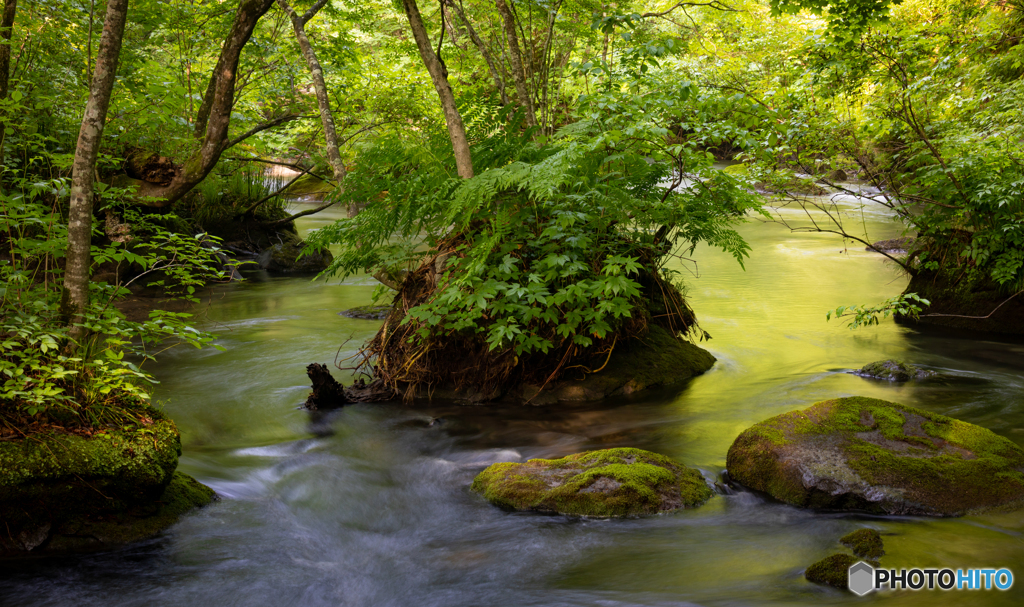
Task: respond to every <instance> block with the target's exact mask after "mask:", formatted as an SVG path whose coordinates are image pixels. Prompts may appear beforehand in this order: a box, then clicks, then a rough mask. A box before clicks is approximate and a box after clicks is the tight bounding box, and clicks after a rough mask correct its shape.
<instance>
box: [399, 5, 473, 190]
mask: <svg viewBox="0 0 1024 607" xmlns="http://www.w3.org/2000/svg"><path fill="white" fill-rule="evenodd" d="M402 7H403V8H405V16H406V17H408V18H409V26H410V27H411V28H412V36H413V38H414V39H415V40H416V46H417V47H418V48H419V51H420V57H422V58H423V63H424V65H426V66H427V71H428V72H430V78H431V79H432V80H433V81H434V89H435V90H437V96H438V97H440V99H441V109H442V110H444V121H445V123H446V124H447V125H448V137H449V138H451V140H452V150H453V151H454V152H455V166H456V168H457V170H458V172H459V177H462V178H463V179H469V178H470V177H472V176H473V158H472V157H471V156H470V154H469V140H468V139H467V138H466V126H465V125H464V124H463V123H462V115H461V114H459V109H458V108H457V107H455V95H454V94H453V93H452V87H451V86H450V85H449V84H448V68H446V67H445V65H444V62H443V61H441V58H440V57H438V56H437V55H436V54H434V49H432V48H430V38H429V37H428V36H427V28H426V27H425V26H424V25H423V17H422V16H420V9H419V7H418V6H416V0H402Z"/></svg>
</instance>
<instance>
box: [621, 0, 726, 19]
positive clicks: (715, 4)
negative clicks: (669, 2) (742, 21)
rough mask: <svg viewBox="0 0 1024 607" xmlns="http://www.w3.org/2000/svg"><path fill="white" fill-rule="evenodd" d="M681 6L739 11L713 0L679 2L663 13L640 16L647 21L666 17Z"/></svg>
mask: <svg viewBox="0 0 1024 607" xmlns="http://www.w3.org/2000/svg"><path fill="white" fill-rule="evenodd" d="M681 6H706V7H708V8H713V9H715V10H716V11H728V12H730V13H735V12H737V9H735V8H733V7H731V6H729V5H727V4H723V3H722V2H719V0H711V2H679V3H677V4H676V5H675V6H673V7H671V8H669V9H668V10H664V11H661V12H660V13H644V14H642V15H640V16H641V17H642V18H644V19H647V18H648V17H664V16H665V15H667V14H669V13H671V12H672V11H674V10H676V9H677V8H679V7H681Z"/></svg>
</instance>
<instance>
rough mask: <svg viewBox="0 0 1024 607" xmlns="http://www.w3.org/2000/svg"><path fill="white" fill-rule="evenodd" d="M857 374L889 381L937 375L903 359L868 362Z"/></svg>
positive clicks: (926, 377)
mask: <svg viewBox="0 0 1024 607" xmlns="http://www.w3.org/2000/svg"><path fill="white" fill-rule="evenodd" d="M857 375H860V376H861V377H870V378H873V379H885V380H888V381H910V380H912V379H928V378H929V377H935V375H936V373H935V372H934V371H927V370H925V369H920V368H918V367H915V366H913V365H908V364H907V363H905V362H903V361H901V360H893V359H889V360H878V361H875V362H873V363H868V364H866V365H864V366H863V367H861V369H860V370H859V371H857Z"/></svg>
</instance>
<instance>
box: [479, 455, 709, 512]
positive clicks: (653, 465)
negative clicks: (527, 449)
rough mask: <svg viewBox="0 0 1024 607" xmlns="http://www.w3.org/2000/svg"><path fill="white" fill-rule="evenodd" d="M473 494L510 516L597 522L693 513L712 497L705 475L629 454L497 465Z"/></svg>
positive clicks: (481, 478) (660, 459) (659, 457)
mask: <svg viewBox="0 0 1024 607" xmlns="http://www.w3.org/2000/svg"><path fill="white" fill-rule="evenodd" d="M473 491H476V492H478V493H481V494H482V495H483V496H484V497H485V498H487V499H488V500H489V501H490V502H491V503H493V504H495V505H497V506H500V507H502V508H506V509H508V510H535V511H538V512H549V513H558V514H570V515H577V516H595V517H620V516H638V515H644V514H657V513H659V512H668V511H671V510H677V509H679V508H692V507H695V506H699V505H701V504H703V503H704V502H706V501H707V500H708V499H709V498H710V497H711V495H712V492H711V489H710V488H708V485H707V483H706V482H705V481H704V477H703V476H701V474H700V472H699V471H697V470H694V469H692V468H687V467H685V466H683V465H681V464H678V463H676V462H674V461H672V460H670V459H669V458H667V457H665V456H664V455H659V454H657V453H651V452H650V451H643V450H641V449H629V448H619V449H605V450H602V451H588V452H586V453H577V454H575V455H569V456H567V457H563V458H561V459H551V460H548V459H531V460H530V461H528V462H526V463H522V464H517V463H498V464H493V465H491V466H490V467H488V468H487V469H486V470H484V471H483V472H481V473H480V474H479V475H478V476H477V477H476V479H475V480H474V481H473Z"/></svg>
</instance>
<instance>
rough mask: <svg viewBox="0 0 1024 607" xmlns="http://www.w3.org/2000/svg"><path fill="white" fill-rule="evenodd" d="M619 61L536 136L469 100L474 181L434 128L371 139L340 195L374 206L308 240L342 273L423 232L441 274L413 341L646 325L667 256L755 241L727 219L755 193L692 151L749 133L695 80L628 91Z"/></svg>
mask: <svg viewBox="0 0 1024 607" xmlns="http://www.w3.org/2000/svg"><path fill="white" fill-rule="evenodd" d="M627 57H631V56H629V55H627ZM623 63H624V65H623V67H622V69H621V70H616V71H615V72H613V73H611V74H608V73H605V74H603V75H602V76H601V78H602V79H606V80H609V81H612V82H610V83H604V82H602V86H600V87H599V91H600V92H597V93H594V94H593V95H591V96H588V97H586V98H585V99H584V100H582V102H581V105H580V108H581V109H580V115H579V116H578V120H577V121H576V122H575V123H573V124H572V125H570V126H568V127H566V128H564V129H563V130H561V131H560V132H558V133H556V134H555V135H554V136H552V137H550V138H547V139H545V140H542V141H541V142H539V143H534V142H532V141H531V139H530V135H531V133H530V131H523V130H522V129H521V128H520V124H521V117H520V116H518V115H513V116H510V115H508V112H507V111H504V112H498V113H497V115H495V116H494V117H493V118H494V119H492V120H487V119H486V114H487V112H485V111H483V110H478V109H475V108H466V109H467V110H469V111H467V112H466V114H467V115H469V116H470V120H468V121H467V122H468V123H469V124H470V126H471V127H472V128H473V132H472V133H471V138H472V140H473V141H474V145H473V148H472V150H473V156H474V165H475V167H476V170H477V176H476V177H474V178H472V179H469V180H460V179H457V178H454V177H452V176H451V175H450V174H449V173H448V170H449V167H450V166H451V164H450V163H449V162H447V157H448V155H449V154H450V152H445V151H444V150H445V149H446V148H447V147H448V144H447V141H446V138H445V137H444V136H443V133H442V132H440V129H437V130H436V131H434V133H427V134H425V135H424V137H423V139H422V140H421V142H419V143H420V145H418V146H416V145H410V144H409V143H406V142H400V141H397V140H391V141H387V142H385V144H384V145H381V146H376V147H373V148H370V149H368V150H366V151H365V153H364V154H363V155H362V156H361V158H360V160H361V161H362V162H365V163H366V165H358V166H357V169H356V172H357V173H358V174H360V175H361V176H363V180H361V183H362V184H363V186H364V187H362V188H358V187H357V188H356V189H353V190H350V191H349V192H348V195H349V196H352V198H353V201H356V200H369V201H370V202H369V203H368V204H367V206H366V207H365V209H364V210H363V211H362V212H361V213H360V215H359V216H358V217H356V218H354V219H349V220H342V221H340V222H338V223H336V224H335V225H333V226H329V227H327V228H324V229H321V230H319V231H317V232H315V233H314V234H313V235H311V237H310V239H309V243H310V246H312V247H320V246H326V245H328V244H340V245H341V246H342V247H343V249H342V252H341V254H340V255H338V256H337V258H336V260H335V263H334V265H332V267H331V268H330V269H329V270H328V272H330V273H338V274H341V275H342V276H346V275H349V274H351V273H354V272H357V271H359V270H361V269H364V268H376V267H380V266H395V265H400V264H405V265H408V266H414V264H416V263H418V260H419V259H420V258H422V257H423V251H422V249H421V248H420V247H421V245H420V242H421V241H422V239H423V237H424V236H425V238H426V245H427V247H429V249H430V250H432V251H436V252H437V253H440V254H441V256H442V257H440V258H439V263H442V264H443V265H444V272H443V274H444V279H443V281H441V282H440V283H439V284H438V285H437V288H436V290H435V291H434V293H433V295H432V296H431V297H430V298H429V300H428V301H426V302H424V303H422V304H421V305H418V306H416V307H414V308H412V309H411V310H409V313H408V316H407V318H406V322H412V323H415V324H416V326H417V333H418V335H419V339H421V340H423V341H429V339H431V338H439V337H442V336H445V335H452V334H469V335H473V334H477V335H480V336H481V337H482V338H483V339H485V340H486V343H487V344H488V346H489V348H490V349H491V350H492V351H499V350H506V349H511V350H512V351H513V352H514V353H515V355H516V356H521V355H524V354H529V353H532V352H543V353H547V352H549V351H550V350H551V349H553V348H556V347H561V346H563V345H564V344H573V345H578V346H581V347H584V348H586V347H589V346H591V345H592V344H593V343H594V342H595V340H603V339H607V338H611V336H613V335H615V334H617V333H618V332H619V331H620V330H621V329H622V327H623V326H624V325H625V323H626V322H627V321H629V320H631V319H633V320H638V321H644V319H643V318H637V313H638V311H639V312H640V316H641V317H642V316H644V314H646V313H645V312H644V310H646V307H647V303H648V302H646V301H645V298H649V297H652V296H653V295H652V294H649V293H648V294H647V295H642V291H643V290H644V289H645V288H647V289H650V288H656V287H655V284H654V283H652V282H651V281H652V280H656V281H657V280H662V279H663V278H662V277H663V270H662V268H663V265H664V262H665V261H666V260H667V259H668V258H670V257H672V256H674V255H679V254H680V253H681V252H683V251H690V252H692V251H693V249H694V248H695V247H696V245H697V244H698V243H700V242H706V243H708V244H710V245H712V246H716V247H720V248H722V249H724V250H726V251H728V252H730V253H731V254H732V255H733V256H734V257H735V258H736V259H737V260H738V261H741V262H742V259H743V258H744V257H745V256H746V255H747V252H748V249H749V247H748V246H747V244H746V243H745V242H744V241H743V239H742V238H741V237H740V236H739V235H738V234H737V233H736V232H735V231H734V230H733V228H732V226H733V225H734V224H735V223H736V222H737V221H739V220H740V219H741V218H742V217H743V216H744V214H745V213H746V212H747V211H749V210H751V209H756V208H758V207H759V204H760V201H759V199H758V198H757V197H755V196H753V195H750V194H749V193H747V192H746V191H745V190H744V189H743V187H742V186H743V184H742V182H740V181H737V180H736V179H735V178H733V177H731V176H729V175H728V174H726V173H723V172H721V171H718V170H717V169H714V168H713V167H712V161H713V157H712V156H711V155H710V154H708V153H707V152H705V151H704V150H703V149H702V145H701V144H703V143H704V142H706V141H709V140H716V141H717V140H719V139H724V138H730V137H743V136H744V134H745V131H743V129H742V127H736V126H735V125H734V124H732V123H730V124H728V125H726V124H724V123H723V124H721V125H719V128H717V129H716V128H715V126H714V125H709V124H707V122H706V120H705V114H706V113H711V112H712V111H714V109H715V105H716V104H717V103H718V100H717V99H715V98H713V96H707V95H701V94H699V93H698V92H697V90H696V87H694V86H693V85H692V84H689V83H682V84H675V85H671V86H664V87H658V88H653V89H651V90H646V91H645V94H644V95H636V94H634V93H629V92H628V91H626V90H625V89H627V88H630V87H631V88H633V89H634V90H636V86H637V84H636V83H637V80H636V78H638V77H639V75H640V74H641V73H642V72H643V70H640V69H639V68H638V67H637V66H638V65H640V64H641V63H642V61H640V60H639V59H637V60H633V59H632V58H630V59H627V60H625V61H624V62H623ZM617 82H618V83H626V82H628V83H630V87H620V86H617V85H616V83H617ZM659 84H660V83H659ZM506 121H507V122H506ZM670 126H674V130H675V132H676V133H684V134H683V135H681V136H680V135H677V134H675V133H674V132H673V131H670V130H669V128H668V127H670ZM435 128H436V127H435ZM367 176H369V178H367ZM377 188H379V189H377ZM368 190H369V191H368ZM373 190H376V191H373ZM396 236H397V238H396ZM410 269H414V267H410ZM645 281H646V285H645V284H644V283H645ZM680 328H682V327H680Z"/></svg>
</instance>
